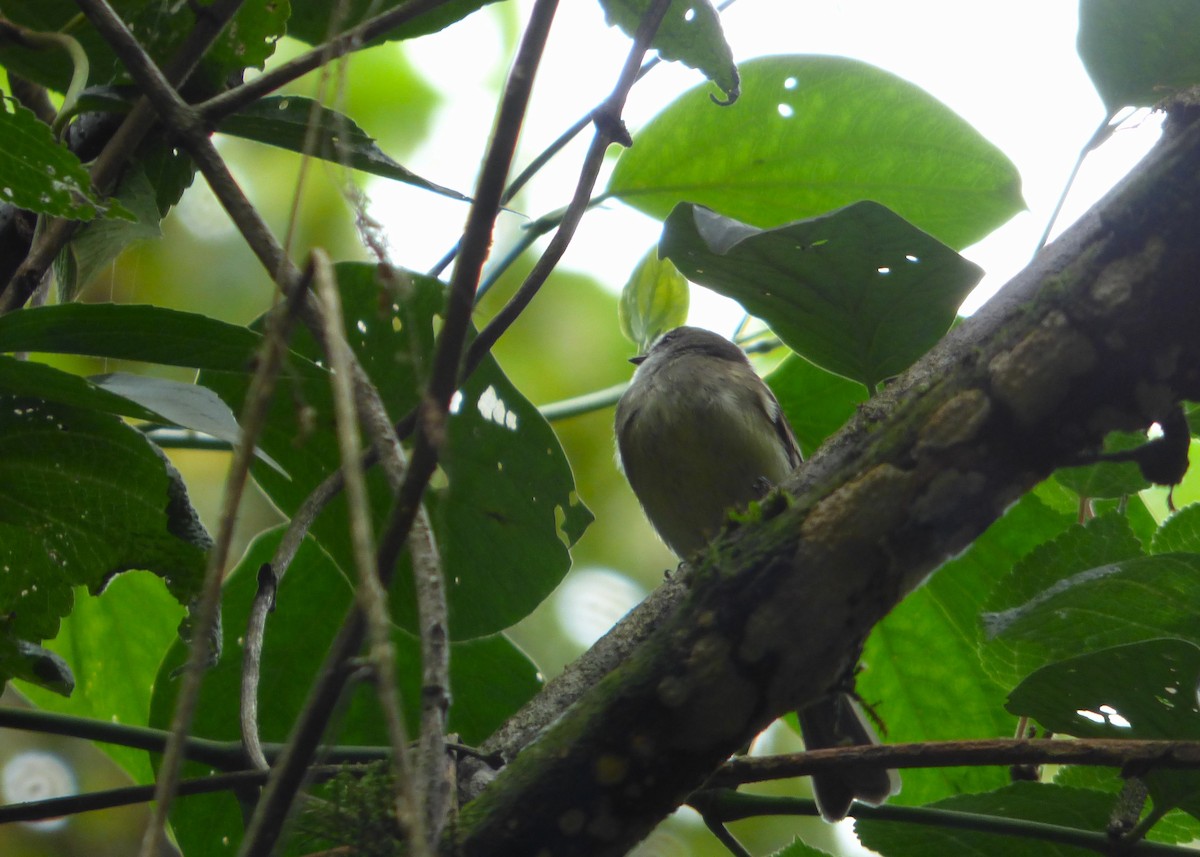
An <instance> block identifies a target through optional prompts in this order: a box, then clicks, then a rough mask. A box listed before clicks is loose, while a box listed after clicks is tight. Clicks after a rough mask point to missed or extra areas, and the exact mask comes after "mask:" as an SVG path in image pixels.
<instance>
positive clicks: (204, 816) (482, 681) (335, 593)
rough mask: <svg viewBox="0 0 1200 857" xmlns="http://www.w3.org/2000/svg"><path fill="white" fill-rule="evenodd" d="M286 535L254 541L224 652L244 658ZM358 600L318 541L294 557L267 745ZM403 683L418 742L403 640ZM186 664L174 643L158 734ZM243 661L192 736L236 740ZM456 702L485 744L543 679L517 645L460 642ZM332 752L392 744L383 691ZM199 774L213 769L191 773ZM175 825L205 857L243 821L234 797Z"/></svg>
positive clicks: (264, 705) (181, 812) (229, 665)
mask: <svg viewBox="0 0 1200 857" xmlns="http://www.w3.org/2000/svg"><path fill="white" fill-rule="evenodd" d="M281 534H282V529H276V530H273V531H270V532H268V533H266V534H264V535H262V536H260V537H259V538H258V539H256V540H255V541H254V543H253V544H252V545H251V546H250V548H249V549H248V550H247V552H246V554H245V556H244V557H243V558H242V560H241V562H240V563H238V567H237V569H235V571H234V572H233V573H232V575H231V576H230V578H229V580H228V582H227V583H226V586H225V590H224V593H223V596H222V612H223V616H224V628H223V633H224V651H226V652H230V653H236V652H239V651H240V639H241V637H242V636H243V635H244V634H245V632H246V620H247V617H248V615H249V610H250V605H251V602H252V600H253V598H254V593H255V591H256V590H257V588H258V570H259V568H260V567H261V566H262V564H263V563H266V562H269V561H270V560H271V557H272V555H273V553H274V551H275V548H276V546H277V545H278V543H279V540H280V537H281ZM353 598H354V593H353V591H352V589H351V586H350V584H349V582H348V581H347V579H346V577H345V576H344V575H343V574H342V572H341V570H340V569H339V568H338V567H337V566H336V565H335V564H334V563H333V562H332V561H331V560H330V558H329V557H328V555H326V554H325V553H324V552H323V551H321V549H320V548H319V547H318V546H317V545H316V544H315V543H314V542H313V540H312V539H306V540H305V541H304V542H303V543H302V544H301V546H300V549H299V550H298V551H297V553H296V557H295V559H294V560H293V562H292V564H291V566H290V568H289V569H288V572H287V574H286V575H285V576H284V577H283V579H282V581H281V582H280V585H279V590H278V592H277V593H276V609H275V611H274V612H273V613H271V614H270V618H269V619H268V623H267V630H266V635H265V638H264V651H263V669H262V684H261V687H260V692H259V726H260V729H261V732H262V736H263V740H264V741H275V742H280V741H284V740H286V738H287V735H288V733H289V731H290V729H291V727H292V724H293V723H294V722H295V719H296V717H297V715H298V714H299V712H300V710H301V708H302V707H303V705H304V701H305V698H306V697H307V695H308V692H309V688H310V687H311V685H312V682H313V680H314V678H315V676H316V674H317V670H318V668H319V666H320V665H321V663H322V662H323V660H324V658H325V654H326V652H328V650H329V646H330V644H331V642H332V641H333V638H334V636H335V635H336V634H337V632H338V630H339V628H340V626H341V623H342V621H343V619H344V617H345V615H346V613H347V611H348V610H349V609H350V607H351V605H352V603H353ZM393 644H394V645H395V646H396V670H397V681H398V686H399V691H400V696H401V701H402V704H403V712H404V716H405V719H406V721H407V726H408V730H409V734H410V735H415V734H416V733H417V724H418V720H417V718H418V717H419V711H420V703H421V686H422V682H421V668H420V653H419V645H418V643H417V641H416V640H415V639H413V638H412V637H410V636H409V635H407V634H405V633H403V632H399V631H398V632H397V633H396V634H395V635H394V637H393ZM185 658H186V651H185V647H184V645H183V644H182V643H179V642H176V643H175V644H173V645H172V647H171V650H170V651H169V652H168V653H167V656H166V658H165V659H164V660H163V663H162V666H161V669H160V671H159V673H158V680H157V682H155V687H154V696H153V701H152V704H151V714H150V722H151V725H153V726H156V727H159V728H167V727H168V726H169V724H170V721H171V715H172V712H173V710H174V704H175V702H174V699H175V694H176V692H177V689H178V682H175V681H172V680H171V679H170V675H171V672H172V671H173V670H174V669H175V668H177V667H178V666H179V665H180V664H182V663H183V661H184V659H185ZM241 671H242V663H241V659H240V658H239V657H237V656H234V657H225V658H223V659H222V660H221V661H220V662H219V663H218V664H216V666H214V667H213V668H212V669H210V670H209V671H208V672H206V673H205V677H204V685H203V687H202V688H201V694H200V703H199V707H198V709H197V712H196V718H195V722H194V725H193V733H194V734H196V735H199V736H202V737H205V738H213V739H223V740H236V739H238V738H239V737H240V735H239V734H238V715H237V712H238V702H239V698H240V692H241V690H240V689H241ZM450 685H451V698H452V703H451V707H450V712H449V729H450V730H451V731H455V732H459V733H460V734H461V735H462V740H463V741H464V742H465V743H468V744H475V743H478V742H479V741H481V740H483V738H485V737H486V736H487V735H489V734H490V733H491V732H492V731H494V730H495V729H496V727H498V726H499V725H500V724H501V723H502V722H503V721H504V720H505V719H507V718H508V717H509V716H511V715H512V714H513V713H514V712H515V711H516V710H517V709H518V708H519V707H520V706H521V705H522V704H524V703H525V702H526V701H528V700H529V698H531V697H532V696H533V694H534V693H536V692H537V690H538V689H539V687H540V681H539V680H538V677H537V671H536V669H535V668H534V666H533V664H532V663H530V661H529V659H528V658H526V657H525V656H524V655H523V654H522V653H521V652H520V651H519V650H518V649H517V648H516V646H514V645H513V644H512V643H511V642H509V640H508V639H507V638H505V637H503V636H494V637H487V638H483V639H479V640H472V641H470V642H467V643H455V644H453V645H452V646H451V650H450ZM325 737H326V740H328V741H329V742H330V743H336V744H343V745H368V746H370V745H376V746H378V745H387V743H388V737H387V732H386V729H385V727H384V718H383V716H382V714H381V713H380V711H379V708H378V700H377V698H376V696H375V692H374V690H373V689H371V688H370V687H368V686H364V685H360V686H359V688H357V689H356V690H355V691H354V692H353V693H352V694H351V695H350V698H349V701H348V703H347V704H346V705H345V707H344V708H343V709H342V711H340V712H339V718H338V722H337V725H336V728H335V729H334V730H332V731H331V732H330V734H328V735H326V736H325ZM189 768H190V770H191V771H192V773H193V774H200V773H206V772H207V771H208V767H207V766H203V765H190V766H189ZM171 818H172V825H173V829H174V832H175V834H176V835H177V837H178V838H179V842H180V845H181V846H182V847H183V850H184V853H187V854H205V853H208V852H209V850H210V849H211V844H212V843H213V842H214V841H220V840H221V839H222V837H228V841H229V843H230V846H229V847H230V848H231V849H233V850H234V851H236V844H237V842H238V841H239V840H240V838H241V835H242V822H243V819H242V817H241V813H240V811H239V809H238V805H237V803H236V801H235V800H234V799H233V797H232V796H230V795H213V796H205V797H197V798H195V799H189V800H186V801H178V802H177V803H176V804H175V807H174V809H173V810H172V816H171Z"/></svg>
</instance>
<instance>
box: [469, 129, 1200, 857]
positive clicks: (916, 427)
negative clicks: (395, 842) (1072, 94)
mask: <svg viewBox="0 0 1200 857" xmlns="http://www.w3.org/2000/svg"><path fill="white" fill-rule="evenodd" d="M1196 200H1200V125H1194V126H1191V127H1188V128H1186V129H1183V130H1182V131H1179V132H1178V133H1175V134H1173V135H1168V137H1167V138H1165V139H1164V141H1163V142H1162V143H1161V144H1160V145H1159V147H1158V148H1157V149H1156V150H1155V151H1154V152H1153V153H1152V154H1151V155H1150V156H1149V157H1148V158H1147V159H1146V160H1145V161H1144V162H1143V163H1142V164H1141V165H1140V166H1139V167H1138V169H1137V170H1136V171H1135V172H1134V173H1133V174H1131V175H1130V177H1129V178H1127V179H1126V181H1125V182H1124V183H1123V184H1122V185H1121V186H1120V187H1118V188H1117V189H1116V190H1114V191H1113V192H1112V193H1111V194H1109V196H1108V197H1106V198H1105V200H1104V201H1103V202H1102V203H1101V204H1100V205H1098V206H1097V208H1096V209H1094V210H1093V212H1091V213H1090V214H1089V215H1088V216H1087V217H1085V218H1084V220H1082V221H1081V222H1080V223H1079V224H1077V225H1076V226H1075V227H1074V228H1073V229H1072V230H1071V231H1070V232H1069V233H1068V234H1066V235H1065V236H1063V238H1061V239H1060V240H1059V241H1058V242H1056V243H1055V244H1054V245H1053V246H1051V247H1050V248H1048V249H1047V250H1046V251H1045V252H1043V253H1042V254H1041V256H1039V257H1038V259H1037V260H1036V261H1035V262H1034V264H1033V265H1031V266H1030V267H1029V268H1028V269H1027V270H1026V271H1025V272H1023V273H1022V274H1021V275H1019V276H1018V277H1017V278H1016V279H1015V280H1014V281H1013V282H1012V283H1010V284H1009V286H1008V287H1006V289H1005V290H1004V292H1002V293H1001V295H999V296H998V297H997V298H996V299H995V300H994V301H993V302H992V303H991V304H989V306H988V307H987V308H985V310H983V311H982V312H980V313H979V314H978V315H976V316H975V317H973V318H971V319H970V320H968V321H967V322H966V323H965V324H963V325H962V326H961V327H959V328H958V329H957V330H955V331H954V332H953V333H952V334H951V335H950V336H948V337H947V338H946V340H945V341H944V342H943V343H941V344H940V345H939V346H938V348H937V349H935V350H934V351H933V352H932V353H931V354H929V355H928V356H927V357H926V358H924V359H923V360H922V361H921V362H920V363H919V364H918V365H917V366H915V367H914V368H913V369H912V370H910V371H909V372H908V373H907V374H906V375H905V376H903V377H902V378H900V379H898V380H896V381H895V382H894V383H892V384H891V385H889V386H888V387H887V388H886V389H885V390H884V392H883V393H882V394H881V395H880V396H878V397H877V398H876V399H874V400H872V402H871V403H869V404H868V405H866V406H864V407H863V409H862V410H861V411H860V413H859V414H858V416H857V417H856V418H855V420H854V421H853V422H852V423H851V424H850V425H849V426H847V428H846V429H845V430H843V431H842V432H841V433H839V435H838V436H837V437H836V438H834V439H833V440H832V441H831V442H830V443H829V444H827V445H826V446H825V447H824V448H823V449H822V450H821V451H820V452H819V453H818V454H817V455H816V456H815V457H814V458H813V459H812V460H811V461H810V462H808V463H807V464H806V465H805V466H804V467H803V468H801V470H800V471H798V472H797V473H796V474H795V475H794V476H793V477H792V479H791V480H790V482H789V484H788V485H786V486H785V488H786V489H787V490H788V492H789V493H790V494H791V495H792V498H793V502H792V503H791V504H787V505H785V504H776V505H774V506H772V507H770V509H769V511H768V512H766V513H765V514H764V515H763V517H762V519H761V520H756V521H753V522H744V523H742V524H740V525H738V526H737V527H736V528H735V529H734V530H732V531H731V532H728V533H727V534H726V535H725V536H724V537H723V538H721V539H720V540H718V541H717V542H716V543H715V544H714V545H713V546H711V547H710V548H709V549H708V551H707V552H706V553H705V555H704V556H702V557H700V558H698V559H697V562H696V573H695V575H694V578H693V580H692V585H691V588H690V590H689V591H688V592H687V594H686V595H685V596H684V597H683V598H682V600H681V602H680V603H679V604H678V606H676V607H675V608H674V610H673V611H671V612H670V613H669V614H668V615H667V616H666V618H664V619H663V621H662V622H661V623H660V625H659V626H658V627H657V629H656V630H655V631H654V632H653V633H652V634H651V635H650V636H649V638H648V639H646V640H645V642H644V643H643V644H642V645H641V646H640V647H639V648H638V649H637V650H636V651H635V652H634V653H633V654H632V655H631V656H630V657H629V658H628V660H627V661H626V662H625V663H623V664H622V665H621V666H620V667H618V668H616V669H615V670H614V671H613V672H611V673H610V674H609V675H608V676H607V677H606V678H604V679H603V680H602V681H600V682H599V683H598V684H596V686H595V687H594V688H592V689H591V691H590V692H588V693H587V694H585V695H584V696H583V698H582V699H580V700H579V702H577V703H576V704H575V705H574V706H573V707H572V708H571V709H570V710H568V711H567V712H566V714H565V715H563V716H562V717H561V718H560V719H558V721H557V722H555V723H554V724H553V725H552V726H551V727H550V728H549V729H547V730H546V731H545V732H544V733H543V734H542V735H541V736H540V737H539V738H538V739H537V740H535V741H534V742H533V743H532V744H530V745H529V746H528V747H527V748H526V749H525V750H524V751H523V752H521V754H520V755H519V756H517V758H516V759H515V760H514V761H513V762H512V763H511V764H510V765H509V766H508V767H507V768H506V769H505V770H504V771H503V772H502V773H501V774H500V775H499V777H498V778H497V779H496V780H495V781H494V782H493V783H492V784H491V785H490V787H488V788H487V789H486V790H485V791H484V792H483V794H482V795H481V796H480V797H478V798H477V799H476V800H474V801H473V802H472V803H470V804H468V805H467V806H466V807H465V808H464V810H463V812H462V815H461V817H460V819H459V824H458V825H457V830H456V834H455V841H454V843H453V847H454V848H456V849H457V853H461V854H466V855H491V854H547V855H551V854H553V855H567V854H581V855H582V854H586V855H600V854H622V853H624V852H625V851H627V850H628V849H629V848H630V847H632V845H633V844H635V843H636V842H637V841H639V840H640V839H641V838H642V837H644V836H645V835H646V834H647V833H648V832H649V831H650V830H651V829H652V828H653V826H654V825H655V824H657V823H658V822H659V821H660V820H661V819H662V818H663V817H665V816H666V815H667V814H668V813H669V812H671V811H672V810H673V809H674V808H675V807H676V806H678V805H679V804H681V803H682V802H683V801H684V799H685V798H686V797H687V795H688V794H689V793H690V792H692V791H694V790H695V789H697V788H699V787H701V786H702V785H703V784H704V781H705V779H706V777H707V776H708V775H709V774H711V773H712V772H713V771H714V770H715V769H716V768H717V767H718V766H719V765H720V764H721V763H722V762H723V761H724V760H725V759H726V758H728V757H729V756H730V755H731V754H732V753H733V752H735V751H736V750H737V749H738V748H739V747H740V746H741V745H743V744H744V743H745V742H746V741H747V740H749V739H750V738H751V737H752V736H754V735H755V734H756V733H757V732H758V731H759V730H760V729H762V728H763V727H764V726H765V725H766V724H768V723H769V722H770V721H771V720H772V719H774V718H775V717H777V716H779V715H781V714H783V713H785V712H787V711H789V710H791V709H794V708H796V707H799V706H801V705H803V704H806V703H808V702H810V701H812V700H814V699H816V698H818V697H820V696H821V695H823V694H824V693H826V692H827V691H828V690H829V689H830V688H831V687H833V686H834V685H835V684H836V683H837V682H838V681H839V679H841V678H842V676H843V675H844V674H845V672H846V670H847V669H848V668H849V667H850V665H851V662H852V659H853V657H854V653H855V652H856V650H857V647H858V645H859V644H860V643H861V641H862V640H863V638H864V637H865V636H866V634H867V633H868V632H869V630H870V629H871V627H872V626H873V625H874V624H875V623H876V622H878V621H879V620H880V619H881V618H883V616H884V615H885V614H886V613H887V612H888V611H889V610H891V608H892V607H894V606H895V605H896V604H897V603H898V602H899V600H900V599H901V598H903V597H904V595H905V594H906V593H908V592H910V591H911V590H912V589H913V588H914V587H916V586H918V585H919V584H920V583H921V581H922V580H924V579H925V577H926V576H927V575H928V574H929V573H930V572H932V571H933V570H934V569H936V568H937V567H938V565H940V564H941V563H942V562H943V561H944V560H945V559H946V558H947V557H949V556H951V555H953V554H954V553H956V552H958V551H961V550H962V549H963V548H964V547H966V546H967V545H968V544H969V543H970V542H971V540H972V539H974V538H975V537H976V536H978V535H979V534H980V533H981V532H983V530H984V529H986V528H987V526H988V525H989V524H991V523H992V521H994V520H996V518H998V517H999V516H1000V515H1001V514H1003V512H1004V510H1005V509H1006V508H1007V507H1008V506H1009V505H1010V504H1011V503H1013V502H1014V501H1015V500H1016V499H1017V498H1019V497H1020V496H1021V495H1022V494H1023V493H1024V492H1026V491H1027V490H1029V489H1030V488H1032V487H1033V486H1034V485H1035V484H1036V483H1037V482H1038V481H1039V480H1041V479H1043V478H1044V477H1045V476H1047V475H1048V474H1049V473H1050V472H1051V471H1052V470H1053V469H1054V468H1055V467H1058V466H1061V465H1064V464H1069V463H1072V462H1073V461H1075V460H1076V459H1077V458H1078V456H1079V455H1080V453H1081V452H1085V451H1089V450H1094V449H1096V448H1097V447H1098V446H1099V444H1100V442H1101V440H1102V438H1103V437H1104V435H1105V434H1106V433H1107V432H1109V431H1112V430H1117V429H1126V430H1127V429H1132V428H1137V427H1145V426H1147V425H1149V424H1150V423H1151V422H1154V421H1156V420H1161V419H1164V418H1165V417H1166V415H1167V414H1168V413H1169V412H1170V409H1171V408H1172V406H1173V405H1174V403H1176V402H1178V401H1179V400H1180V399H1184V398H1192V399H1195V398H1200V337H1197V336H1196V335H1195V331H1196V330H1200V300H1197V299H1196V294H1197V286H1198V285H1200V284H1198V283H1197V280H1198V272H1200V242H1197V241H1196V239H1195V223H1196V212H1195V210H1194V209H1195V206H1196V204H1197V203H1196Z"/></svg>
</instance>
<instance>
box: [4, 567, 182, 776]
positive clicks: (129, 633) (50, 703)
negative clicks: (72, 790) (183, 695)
mask: <svg viewBox="0 0 1200 857" xmlns="http://www.w3.org/2000/svg"><path fill="white" fill-rule="evenodd" d="M75 596H76V598H75V609H74V610H72V611H71V615H70V616H68V617H67V618H65V619H63V621H62V627H61V629H60V631H59V633H58V636H57V637H55V638H54V640H52V641H50V642H49V643H47V648H49V649H51V650H52V651H54V652H55V653H57V654H58V655H60V656H61V657H62V658H64V659H65V660H66V661H67V662H68V663H70V665H71V670H72V672H73V673H74V676H75V692H74V693H72V694H71V696H70V697H69V698H63V697H62V696H59V695H58V694H55V693H50V692H48V691H46V690H43V689H41V688H39V687H36V686H33V685H22V687H21V691H22V692H23V693H25V694H26V695H27V696H28V697H29V698H30V700H32V701H33V702H34V703H35V704H37V705H38V707H40V708H44V709H46V710H48V711H55V712H58V713H61V714H70V715H72V716H75V717H88V718H91V719H93V720H101V721H104V722H111V723H121V724H124V725H126V726H148V725H149V723H150V720H149V718H150V694H151V691H152V690H153V689H154V682H155V680H156V678H157V675H158V668H159V664H160V663H162V658H163V653H164V652H165V651H166V650H167V648H168V647H169V646H170V645H171V643H172V642H173V641H175V640H176V639H178V632H177V629H178V627H179V622H180V620H181V619H182V618H183V615H184V609H183V607H181V606H180V605H179V604H178V603H177V602H176V601H175V599H173V598H172V597H171V596H170V594H169V593H168V592H167V590H166V588H165V587H164V586H163V583H162V581H161V580H158V579H156V578H155V577H154V576H152V575H149V574H145V573H131V574H121V575H118V576H117V577H116V578H115V579H114V580H113V581H112V583H110V584H109V585H108V587H107V588H106V589H105V590H104V594H103V595H102V596H101V597H100V598H89V597H87V593H86V590H83V589H79V590H76V592H75ZM97 746H99V747H100V748H101V749H102V750H104V751H105V752H106V753H108V755H110V756H111V757H112V758H113V760H114V761H116V762H117V764H119V765H120V766H121V767H122V768H124V770H125V772H126V773H128V774H129V775H130V776H131V777H133V779H134V780H135V781H137V782H139V783H152V782H154V771H153V768H152V767H151V765H150V757H149V754H148V753H147V752H146V751H145V750H139V749H135V748H133V747H123V746H121V745H119V744H98V745H97Z"/></svg>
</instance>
